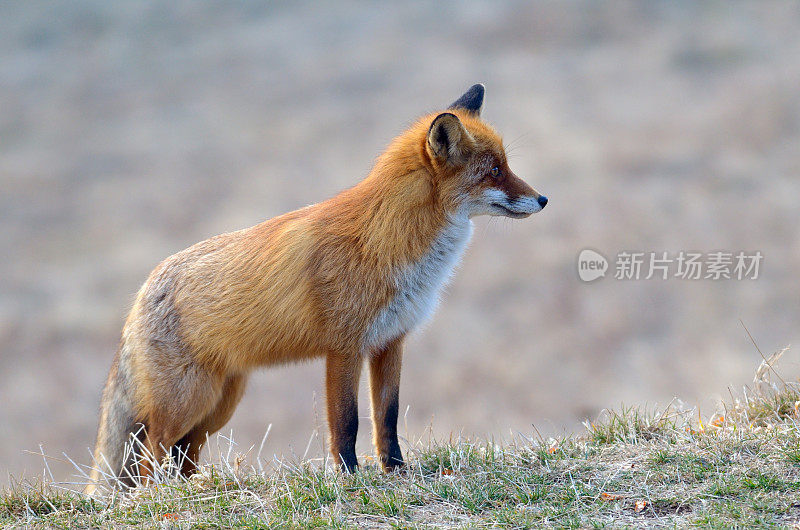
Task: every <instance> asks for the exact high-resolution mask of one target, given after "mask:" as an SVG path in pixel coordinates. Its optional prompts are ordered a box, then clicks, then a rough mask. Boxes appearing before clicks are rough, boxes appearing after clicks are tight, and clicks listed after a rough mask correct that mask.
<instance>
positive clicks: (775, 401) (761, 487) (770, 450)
mask: <svg viewBox="0 0 800 530" xmlns="http://www.w3.org/2000/svg"><path fill="white" fill-rule="evenodd" d="M782 353H783V352H778V353H776V354H774V355H772V356H770V357H768V358H765V360H764V363H762V365H761V366H760V367H759V370H758V371H757V374H756V378H755V381H754V382H753V384H752V385H751V386H750V387H748V388H746V389H744V390H743V392H742V393H741V395H739V396H738V397H736V396H731V400H730V401H729V402H728V403H726V404H724V405H723V406H722V407H721V409H720V412H719V413H717V414H715V415H713V416H712V417H710V418H706V419H703V418H701V417H700V416H699V415H697V413H696V412H695V411H694V410H693V409H686V408H685V407H682V406H680V404H679V403H672V404H670V406H668V407H667V408H666V409H664V410H661V411H655V412H652V413H648V412H645V411H642V410H639V409H634V408H630V409H623V410H621V411H617V412H606V413H604V414H603V415H602V416H601V418H599V419H598V421H597V422H595V423H592V424H588V425H587V432H586V433H585V434H583V435H581V436H575V437H567V438H564V439H560V440H555V439H547V440H546V439H543V438H541V437H533V438H526V437H524V436H522V435H519V436H518V437H517V438H516V439H514V440H510V441H507V442H505V443H503V444H501V445H498V444H495V443H491V442H485V441H484V442H475V441H470V440H451V441H449V442H435V441H432V440H429V441H427V442H421V441H420V442H417V443H415V444H411V447H408V448H407V452H408V456H409V459H408V460H409V467H408V469H407V470H406V471H405V472H404V473H395V474H390V475H385V474H383V473H381V472H379V470H378V469H377V467H376V466H375V465H374V464H373V463H372V461H371V460H370V459H369V458H367V459H366V461H365V465H364V466H363V467H362V469H361V470H360V472H358V473H356V474H353V475H346V476H343V475H341V474H339V473H336V472H333V471H331V467H330V466H329V465H327V463H325V462H320V461H304V462H301V463H288V462H276V461H272V462H269V463H268V464H265V463H264V461H263V460H262V458H261V456H260V453H259V451H257V450H256V448H251V450H250V451H249V452H248V454H245V455H241V454H238V453H237V452H236V447H235V444H234V443H233V442H232V441H230V440H229V439H227V438H220V439H219V440H222V442H220V443H217V445H216V449H215V451H214V452H216V453H217V454H216V455H215V460H217V462H216V463H214V464H209V465H206V466H204V467H203V468H202V472H201V473H199V474H197V475H195V476H193V477H191V479H189V480H181V479H175V478H170V474H171V473H170V472H169V468H168V467H167V468H165V470H164V473H163V474H162V476H161V477H160V478H159V479H158V481H157V482H158V483H157V484H155V485H151V486H142V487H138V488H136V489H134V490H132V491H128V492H125V491H120V490H118V489H116V488H114V487H113V484H111V483H109V484H107V485H106V486H107V487H106V489H105V494H104V495H102V496H101V497H99V498H96V499H90V498H87V497H85V496H83V495H81V494H79V493H75V492H74V491H72V490H71V489H70V488H71V487H75V484H71V485H65V484H59V483H55V482H53V481H51V480H43V481H41V482H39V483H36V484H31V483H26V484H22V483H19V484H15V485H13V486H12V487H11V488H10V489H8V490H6V491H4V492H3V494H2V496H1V497H0V523H1V524H4V525H32V526H48V527H50V526H63V527H74V526H108V525H113V526H119V527H124V526H140V525H147V526H169V527H190V526H192V527H193V526H199V527H231V526H236V527H254V528H256V527H258V528H261V527H284V526H287V525H291V526H299V527H403V528H405V527H413V528H417V527H454V526H455V527H464V526H470V527H484V526H504V527H515V528H517V527H541V526H556V527H600V526H614V527H618V526H626V525H629V526H636V527H641V526H653V527H660V526H665V527H673V526H676V525H677V526H687V525H699V526H704V527H705V526H710V527H720V528H728V527H731V526H763V525H779V526H791V525H793V524H797V523H798V522H800V428H799V427H800V423H798V421H799V418H798V407H800V385H798V384H797V383H793V382H785V381H782V380H781V379H780V377H779V376H777V374H776V373H775V372H774V368H773V364H774V363H775V361H776V360H777V359H778V357H780V354H782ZM773 379H776V382H773ZM248 461H250V462H251V463H250V464H247V462H248Z"/></svg>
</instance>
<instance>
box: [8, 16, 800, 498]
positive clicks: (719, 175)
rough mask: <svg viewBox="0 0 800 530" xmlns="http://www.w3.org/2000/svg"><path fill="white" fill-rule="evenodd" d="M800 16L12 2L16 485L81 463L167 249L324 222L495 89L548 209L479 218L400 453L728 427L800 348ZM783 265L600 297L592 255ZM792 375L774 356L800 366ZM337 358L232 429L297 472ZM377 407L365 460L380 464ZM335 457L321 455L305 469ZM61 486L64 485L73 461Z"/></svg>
mask: <svg viewBox="0 0 800 530" xmlns="http://www.w3.org/2000/svg"><path fill="white" fill-rule="evenodd" d="M798 58H800V6H799V5H798V4H796V3H790V2H774V3H773V2H754V3H738V2H703V3H695V2H688V1H687V2H680V1H678V2H650V3H631V2H611V3H605V2H604V3H600V2H593V1H587V2H581V1H573V2H544V3H529V2H503V3H501V2H489V1H486V2H476V1H469V2H430V3H413V4H412V3H409V2H391V3H389V2H381V3H352V2H336V3H316V2H274V3H271V2H270V3H258V4H256V3H252V4H251V3H238V2H237V3H218V4H215V5H213V6H211V5H206V4H203V5H201V4H200V3H196V2H188V1H187V2H156V1H143V2H135V3H133V2H125V3H116V2H113V3H110V2H103V1H100V0H85V1H75V2H69V3H60V2H47V3H45V2H3V3H2V4H0V248H1V249H2V251H0V252H1V254H0V484H2V483H5V482H7V481H8V479H9V474H13V475H14V476H15V477H19V476H21V475H22V474H23V473H24V475H25V476H26V477H29V478H30V477H33V476H35V475H37V474H39V473H41V470H42V468H43V466H42V463H41V459H38V458H36V457H34V456H30V455H27V454H25V453H24V451H25V450H38V446H39V444H43V445H44V449H45V451H46V452H47V453H49V454H52V455H56V456H58V455H60V454H61V453H62V451H63V452H66V453H67V454H69V455H70V456H71V457H72V458H74V459H75V460H77V461H79V462H84V463H85V462H87V461H88V453H87V448H88V447H90V446H91V445H92V444H93V443H94V436H95V429H96V421H97V410H98V402H99V396H100V391H101V388H102V385H103V382H104V378H105V376H106V373H107V371H108V369H109V366H110V364H111V359H112V356H113V354H114V351H115V348H116V345H117V341H118V339H119V333H120V330H121V328H122V324H123V321H124V319H125V316H126V313H127V310H128V308H129V304H130V303H131V301H132V297H133V295H134V293H135V292H136V290H137V289H138V287H139V286H140V285H141V283H142V282H143V281H144V280H145V278H146V277H147V275H148V273H149V271H150V270H151V269H152V268H153V267H154V266H155V265H156V264H157V263H158V262H159V261H161V260H162V259H163V258H165V257H166V256H168V255H170V254H172V253H174V252H176V251H179V250H181V249H183V248H185V247H187V246H189V245H191V244H192V243H195V242H196V241H198V240H201V239H204V238H207V237H210V236H212V235H215V234H217V233H220V232H225V231H230V230H235V229H239V228H243V227H246V226H250V225H253V224H256V223H258V222H260V221H262V220H264V219H267V218H270V217H272V216H275V215H277V214H280V213H283V212H285V211H288V210H292V209H295V208H298V207H301V206H304V205H306V204H309V203H312V202H317V201H320V200H323V199H325V198H327V197H330V196H331V195H333V194H335V193H336V192H338V191H339V190H342V189H344V188H346V187H348V186H350V185H352V184H354V183H355V182H357V181H358V180H359V179H361V178H362V177H364V176H365V175H366V173H367V172H368V171H369V169H370V166H371V163H372V161H373V159H374V157H375V156H376V155H377V154H378V153H379V152H380V151H381V149H382V148H383V147H384V146H385V145H386V144H387V143H388V142H389V141H390V140H391V139H392V138H393V137H394V136H395V135H396V134H398V133H400V132H401V131H402V130H403V129H404V127H405V126H406V125H408V124H409V123H411V122H412V121H413V120H414V118H415V117H416V116H418V115H420V114H422V113H424V112H428V111H433V110H438V109H440V108H442V107H444V106H446V105H447V104H448V103H450V102H451V101H453V100H454V99H455V98H457V97H458V96H459V95H460V94H461V93H462V92H463V91H464V90H465V89H466V88H467V87H469V86H470V85H471V84H472V83H475V82H483V83H485V84H486V87H487V95H486V104H485V107H484V113H483V115H484V117H485V118H486V119H487V120H488V121H489V122H490V123H492V124H493V125H494V126H495V127H496V128H497V129H498V130H499V131H500V132H501V133H502V134H503V135H504V137H505V140H506V144H507V145H509V146H510V151H511V155H510V161H511V166H512V168H513V169H514V170H515V172H516V173H517V174H519V175H520V176H522V177H524V178H525V179H526V180H527V181H528V182H529V183H531V184H532V185H533V186H534V187H536V188H537V189H538V190H540V191H541V192H542V193H544V194H546V195H547V196H548V197H549V198H550V205H549V206H548V207H547V209H546V210H545V211H544V212H543V213H541V214H538V215H536V216H534V217H532V218H531V219H528V220H524V221H511V220H507V219H494V220H489V219H486V218H481V219H478V220H477V221H476V230H475V235H474V238H473V242H472V245H471V248H470V250H469V251H468V253H467V255H466V257H465V259H464V262H463V264H462V266H461V268H460V271H459V272H458V274H457V276H456V277H455V279H454V281H453V282H452V284H451V285H450V287H449V288H448V290H447V293H446V295H445V296H444V299H443V302H442V304H441V307H440V310H439V311H438V313H437V315H436V317H435V319H434V320H433V322H432V323H431V324H430V325H429V326H428V327H427V328H426V329H424V330H422V331H421V332H419V333H417V334H416V335H415V336H414V337H413V339H412V340H411V341H410V343H409V345H408V347H407V351H406V356H405V359H404V373H403V382H402V387H401V416H402V414H403V412H404V411H406V407H408V409H407V412H406V413H405V416H404V417H401V420H400V423H401V428H400V430H401V433H403V434H405V435H407V436H408V438H410V439H412V440H415V439H418V438H419V437H422V436H425V435H426V433H427V432H428V428H429V427H430V426H432V429H433V432H434V433H435V434H436V435H437V436H441V437H447V436H449V435H450V434H451V433H453V434H454V435H457V434H459V433H462V434H464V435H469V436H478V437H490V436H493V437H495V438H496V439H501V438H507V437H509V436H511V433H516V432H522V433H525V434H531V433H532V432H533V427H532V425H533V424H535V425H536V428H537V429H538V430H539V431H541V432H542V433H543V434H545V435H548V434H549V435H557V434H559V433H564V432H573V431H576V430H579V429H581V427H580V424H581V421H582V420H584V419H586V418H595V417H596V416H597V414H598V413H599V412H600V411H601V410H602V409H603V408H605V407H618V406H619V404H620V403H622V402H624V403H626V404H631V405H643V404H647V405H649V406H653V405H655V404H661V405H665V404H666V403H668V402H669V401H670V400H671V399H672V398H673V397H674V396H678V397H680V398H681V399H682V400H684V401H685V402H687V403H690V404H699V405H700V406H701V409H702V410H703V411H704V413H711V412H713V411H714V406H715V399H718V398H719V397H724V396H727V395H728V389H729V387H730V388H733V389H739V388H741V386H742V385H743V384H746V383H748V382H749V381H750V380H751V379H752V374H753V371H754V369H755V367H756V366H757V364H758V363H759V362H760V360H761V358H760V356H759V354H758V352H757V351H756V350H755V348H754V347H753V346H752V344H751V343H750V342H749V339H748V338H747V335H746V333H745V332H744V330H743V328H742V326H741V324H740V322H739V319H741V320H743V321H744V323H745V324H746V325H747V326H748V328H749V329H750V331H751V332H752V333H753V335H754V337H755V339H756V341H757V342H758V343H759V346H760V347H761V349H762V350H763V351H764V352H765V353H769V352H771V351H773V350H775V349H777V348H780V347H782V346H785V345H787V344H791V343H797V342H800V341H798V339H800V330H799V329H798V322H800V281H798V270H800V236H799V235H798V225H800V208H798V200H800V178H798V174H799V173H800V92H798V87H800V60H798ZM587 247H588V248H593V249H595V250H598V251H600V252H601V253H603V254H605V255H606V256H607V257H609V258H611V259H613V258H614V256H616V254H617V253H618V252H620V251H622V250H629V251H630V250H639V251H643V252H649V251H659V252H660V251H668V252H671V253H675V252H678V251H680V250H686V251H688V250H693V251H701V252H711V251H717V250H725V251H731V252H735V251H740V250H745V251H756V250H758V251H761V252H762V254H763V256H764V259H763V262H762V264H761V269H760V276H759V278H758V279H757V280H755V281H752V280H751V281H736V280H728V281H716V282H715V281H688V280H680V279H669V280H666V281H664V280H655V279H653V280H639V281H619V280H615V279H614V278H613V264H612V270H611V271H610V275H608V276H607V277H606V278H603V279H600V280H597V281H595V282H593V283H584V282H581V281H580V280H579V278H578V275H577V270H576V260H577V256H578V253H579V252H580V250H581V249H583V248H587ZM797 358H798V357H797V354H796V353H793V352H791V351H790V352H789V354H787V356H786V358H785V359H784V361H783V362H782V364H781V371H782V373H783V375H784V377H785V378H789V377H792V378H794V377H796V376H797V374H798V373H800V363H798V361H797ZM322 379H323V364H322V363H319V362H318V363H315V364H309V365H303V366H288V367H284V368H279V369H273V370H270V371H264V372H260V373H257V374H255V375H254V376H253V377H252V380H251V382H250V385H249V390H248V392H247V394H246V396H245V398H244V400H243V401H242V403H241V405H240V406H239V408H238V411H237V412H236V414H235V416H234V418H233V420H232V422H231V423H230V424H229V426H228V428H226V430H227V429H233V431H234V436H235V438H236V440H237V441H238V443H239V444H240V446H241V448H242V449H245V450H246V449H247V448H248V447H249V446H250V445H252V444H259V443H260V442H261V439H262V436H263V434H264V432H265V430H266V427H267V425H268V424H272V431H271V434H270V437H269V439H268V440H267V443H266V445H265V448H264V454H265V455H272V454H276V455H287V456H290V455H292V454H293V453H294V454H297V455H302V454H303V453H304V452H305V449H306V445H307V444H308V442H309V439H310V437H311V436H312V434H313V433H314V432H315V430H316V429H320V428H322V430H323V432H324V425H323V424H322V422H323V418H324V407H323V404H324V395H323V385H322ZM368 410H369V409H368V404H367V400H366V395H365V393H364V394H362V400H361V416H362V418H363V420H362V426H363V427H362V434H361V436H360V439H359V450H360V451H361V452H367V453H368V452H371V448H370V443H369V440H370V437H369V425H368V421H367V418H368ZM320 454H321V443H320V441H319V440H315V441H312V444H311V449H310V452H309V456H318V455H320ZM51 464H52V469H53V471H54V473H55V474H56V475H57V478H60V479H66V478H67V477H68V476H69V466H64V465H60V464H58V462H52V463H51Z"/></svg>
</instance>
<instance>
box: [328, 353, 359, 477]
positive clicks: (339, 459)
mask: <svg viewBox="0 0 800 530" xmlns="http://www.w3.org/2000/svg"><path fill="white" fill-rule="evenodd" d="M361 361H362V358H361V356H359V355H346V354H337V353H331V354H329V355H328V360H327V364H326V374H325V386H326V392H327V399H328V429H329V430H330V445H331V454H332V455H333V460H334V462H336V464H337V465H338V466H339V467H340V468H341V470H342V471H344V472H352V471H355V469H356V468H357V467H358V459H357V458H356V435H357V434H358V379H359V376H360V375H361Z"/></svg>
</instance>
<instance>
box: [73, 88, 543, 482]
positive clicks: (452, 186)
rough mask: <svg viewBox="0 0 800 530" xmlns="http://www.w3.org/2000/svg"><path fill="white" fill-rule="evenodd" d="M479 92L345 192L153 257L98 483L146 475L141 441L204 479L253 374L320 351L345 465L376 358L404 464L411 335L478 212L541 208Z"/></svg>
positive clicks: (117, 364)
mask: <svg viewBox="0 0 800 530" xmlns="http://www.w3.org/2000/svg"><path fill="white" fill-rule="evenodd" d="M483 99H484V87H483V85H480V84H477V85H474V86H472V87H471V88H470V89H469V90H468V91H467V92H466V93H464V94H463V95H462V96H461V97H460V98H459V99H458V100H456V101H455V102H454V103H453V104H452V105H450V107H449V108H448V109H447V111H446V112H441V113H435V114H429V115H427V116H424V117H422V118H420V119H419V120H418V121H417V122H416V123H415V124H414V125H412V126H411V127H410V128H409V129H408V130H407V131H406V132H404V133H403V134H401V135H400V136H399V137H397V138H396V139H394V140H393V141H392V142H391V144H390V145H389V146H388V148H387V149H386V151H385V152H384V153H383V154H382V155H380V157H379V158H378V159H377V161H376V163H375V165H374V167H373V168H372V170H371V171H370V173H369V175H367V177H366V178H365V179H364V180H362V181H361V182H360V183H358V184H356V185H355V186H354V187H352V188H350V189H348V190H345V191H343V192H341V193H339V194H338V195H336V196H335V197H333V198H331V199H328V200H326V201H323V202H320V203H319V204H314V205H311V206H307V207H305V208H301V209H299V210H296V211H293V212H289V213H287V214H284V215H281V216H278V217H275V218H273V219H270V220H268V221H265V222H263V223H261V224H258V225H256V226H253V227H251V228H247V229H244V230H239V231H238V232H232V233H229V234H222V235H219V236H216V237H212V238H211V239H208V240H206V241H202V242H200V243H197V244H196V245H194V246H192V247H189V248H188V249H186V250H183V251H181V252H178V253H177V254H175V255H173V256H170V257H169V258H167V259H166V260H164V261H163V262H162V263H161V264H159V265H158V266H157V267H156V268H155V270H153V272H152V273H151V274H150V277H149V278H148V279H147V281H146V282H145V284H144V285H143V286H142V288H141V289H140V290H139V292H138V294H137V296H136V299H135V302H134V304H133V308H132V309H131V312H130V314H129V316H128V318H127V320H126V322H125V327H124V329H123V331H122V339H121V341H120V346H119V349H118V351H117V354H116V356H115V358H114V362H113V364H112V366H111V371H110V373H109V375H108V380H107V382H106V384H105V389H104V390H103V396H102V402H101V406H100V427H99V430H98V433H97V444H96V448H95V453H94V454H95V465H96V466H102V467H103V468H104V471H103V472H101V471H100V470H95V471H94V474H93V476H92V480H93V481H94V482H97V481H98V480H99V479H100V478H101V475H103V474H105V475H110V474H113V475H114V476H115V477H117V478H119V480H120V481H122V483H123V484H128V485H131V484H134V483H135V482H136V480H135V477H145V478H146V477H147V476H148V473H151V472H152V470H148V469H147V466H145V465H143V464H141V463H137V457H136V454H135V451H134V452H130V451H129V450H126V449H125V445H126V442H128V441H129V439H131V437H132V436H138V437H139V440H140V442H141V446H143V447H144V448H146V449H147V450H148V451H149V452H150V453H151V454H152V455H153V457H154V460H155V461H156V462H160V461H161V459H162V458H163V457H164V456H166V455H167V454H168V453H169V452H170V451H172V452H173V453H172V454H175V452H176V451H179V452H180V453H182V454H184V455H186V456H187V458H185V459H184V460H183V464H182V468H181V470H180V472H181V473H183V474H190V473H192V472H194V471H195V469H196V468H195V463H196V462H198V457H199V455H200V450H201V448H202V446H203V443H204V442H205V441H206V436H207V434H211V433H214V432H216V431H218V430H219V429H220V428H221V427H222V426H224V425H225V423H226V422H227V421H228V420H229V419H230V417H231V415H232V414H233V411H234V409H235V408H236V405H237V404H238V402H239V400H240V398H241V397H242V393H243V392H244V388H245V383H246V381H247V377H248V374H249V373H250V372H251V371H252V370H254V369H256V368H259V367H263V366H271V365H278V364H283V363H289V362H296V361H304V360H308V359H312V358H316V357H324V358H325V360H326V375H325V383H326V392H327V416H328V426H329V430H330V449H331V453H332V456H333V459H334V461H335V462H336V464H337V465H338V466H340V468H341V469H343V470H344V471H352V470H354V469H355V468H356V467H357V466H358V460H357V459H356V452H355V442H356V432H357V430H358V414H357V409H358V408H357V403H356V400H357V396H358V382H359V376H360V373H361V367H362V365H363V364H364V363H366V364H368V365H369V386H370V395H371V402H372V422H373V432H374V437H373V441H374V444H375V447H376V450H377V453H378V457H379V461H380V463H381V465H382V467H383V468H384V469H385V470H387V471H389V470H392V469H395V468H398V467H401V466H403V465H404V462H403V455H402V453H401V451H400V445H399V444H398V440H397V416H398V397H399V392H398V389H399V384H400V368H401V359H402V353H403V340H404V338H405V337H406V335H407V334H408V333H409V332H410V331H411V330H413V329H414V328H416V327H418V326H419V325H420V324H421V323H423V322H424V321H426V320H427V319H428V318H430V317H431V315H432V314H433V312H434V309H435V308H436V305H437V303H438V297H439V293H440V291H441V289H442V287H443V285H444V284H445V282H446V281H447V280H448V278H449V277H450V275H451V273H452V271H453V268H454V267H455V265H456V264H457V263H458V261H459V260H460V258H461V256H462V254H463V252H464V250H465V248H466V246H467V243H468V242H469V239H470V236H471V234H472V221H471V218H472V217H474V216H477V215H495V216H505V217H512V218H523V217H528V216H529V215H531V214H533V213H535V212H538V211H540V210H541V209H542V208H543V207H544V206H545V205H546V204H547V198H546V197H545V196H543V195H540V194H539V193H537V192H536V191H535V190H534V189H533V188H531V187H530V186H529V185H528V184H526V183H525V182H523V181H522V180H521V179H520V178H518V177H517V176H516V175H515V174H514V173H513V172H512V171H511V169H510V168H509V166H508V162H507V160H506V155H505V152H504V148H503V143H502V140H501V138H500V136H499V135H498V134H497V133H496V132H495V131H494V130H493V129H492V128H491V127H490V126H489V125H487V124H486V123H484V122H483V121H482V120H481V118H480V111H481V108H482V106H483ZM137 433H138V434H137ZM88 490H89V491H93V490H94V487H93V486H89V488H88Z"/></svg>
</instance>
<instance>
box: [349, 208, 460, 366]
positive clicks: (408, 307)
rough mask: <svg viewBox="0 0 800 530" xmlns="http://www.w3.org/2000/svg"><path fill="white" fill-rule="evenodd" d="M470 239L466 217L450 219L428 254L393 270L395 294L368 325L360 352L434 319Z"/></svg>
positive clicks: (381, 344) (371, 348)
mask: <svg viewBox="0 0 800 530" xmlns="http://www.w3.org/2000/svg"><path fill="white" fill-rule="evenodd" d="M471 236H472V221H470V220H469V218H468V217H467V215H458V216H453V217H451V218H450V219H449V220H448V223H447V224H446V225H445V226H444V227H443V228H442V231H441V232H440V233H439V235H438V236H437V237H436V238H435V239H434V240H433V243H432V244H431V246H430V248H429V249H428V251H427V252H426V253H425V254H424V255H423V256H422V257H421V258H420V259H419V260H418V261H417V262H416V263H413V264H411V265H410V266H406V267H404V268H403V269H400V270H398V271H396V273H395V277H394V282H395V287H396V288H397V292H396V294H395V296H394V298H393V299H392V301H391V302H389V303H388V304H387V305H386V306H385V307H384V308H383V309H381V311H380V312H379V313H378V315H377V316H376V317H375V319H374V320H373V321H372V322H371V323H370V325H369V327H368V328H367V331H366V333H365V334H364V341H363V347H362V352H363V353H369V352H374V351H376V350H378V349H380V348H382V347H384V346H385V345H386V344H387V343H389V342H390V341H392V340H393V339H396V338H397V337H399V336H401V335H404V334H406V333H408V332H409V331H411V330H413V329H414V328H416V327H418V326H419V325H421V324H423V323H425V322H426V321H427V320H428V319H430V317H431V316H433V313H434V311H435V310H436V306H437V305H438V303H439V295H440V294H441V291H442V288H443V287H444V286H445V284H446V283H447V281H448V280H449V279H450V277H451V276H452V274H453V269H454V268H455V266H456V265H457V264H458V262H459V261H460V260H461V256H462V255H463V254H464V250H466V248H467V245H468V244H469V239H470V237H471Z"/></svg>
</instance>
